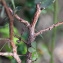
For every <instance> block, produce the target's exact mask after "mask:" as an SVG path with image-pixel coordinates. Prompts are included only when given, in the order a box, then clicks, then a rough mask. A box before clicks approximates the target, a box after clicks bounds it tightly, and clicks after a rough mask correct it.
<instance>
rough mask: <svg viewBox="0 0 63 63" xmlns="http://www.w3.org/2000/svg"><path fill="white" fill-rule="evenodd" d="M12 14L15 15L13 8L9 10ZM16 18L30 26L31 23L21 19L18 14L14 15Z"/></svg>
mask: <svg viewBox="0 0 63 63" xmlns="http://www.w3.org/2000/svg"><path fill="white" fill-rule="evenodd" d="M9 10H10V12H11V13H12V14H13V11H12V9H11V8H9ZM14 16H15V18H16V19H18V21H19V22H22V23H23V24H25V25H26V26H30V23H29V22H28V21H26V20H24V19H22V18H20V17H19V16H18V15H17V14H14Z"/></svg>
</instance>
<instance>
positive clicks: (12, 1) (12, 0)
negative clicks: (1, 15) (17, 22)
mask: <svg viewBox="0 0 63 63" xmlns="http://www.w3.org/2000/svg"><path fill="white" fill-rule="evenodd" d="M11 3H12V5H13V8H14V9H15V3H14V0H11Z"/></svg>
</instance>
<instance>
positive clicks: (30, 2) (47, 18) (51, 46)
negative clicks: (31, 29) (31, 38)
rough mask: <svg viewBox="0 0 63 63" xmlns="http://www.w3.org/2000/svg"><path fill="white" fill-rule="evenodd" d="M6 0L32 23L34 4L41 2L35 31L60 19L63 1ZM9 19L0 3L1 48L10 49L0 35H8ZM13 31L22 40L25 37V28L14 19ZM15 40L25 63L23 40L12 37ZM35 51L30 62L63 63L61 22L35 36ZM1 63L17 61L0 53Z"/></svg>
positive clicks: (3, 49)
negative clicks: (40, 10)
mask: <svg viewBox="0 0 63 63" xmlns="http://www.w3.org/2000/svg"><path fill="white" fill-rule="evenodd" d="M54 1H55V0H6V3H7V5H8V6H9V7H11V8H12V9H13V10H14V13H16V14H18V15H19V16H20V17H21V18H23V19H25V20H27V21H28V22H30V23H31V21H32V18H33V16H34V13H35V11H36V3H39V2H41V7H43V8H45V9H44V10H42V12H41V14H40V16H39V19H38V22H37V24H36V30H35V31H36V32H38V31H40V30H42V29H45V28H47V27H50V26H51V25H52V24H55V23H57V22H61V21H63V0H56V1H55V2H54ZM8 22H9V19H8V17H7V15H6V13H5V9H4V7H3V6H2V5H1V4H0V51H1V52H6V51H8V52H12V49H11V46H9V45H10V44H9V42H8V41H6V40H3V39H1V38H8V37H9V24H8ZM14 33H15V34H17V35H18V36H20V37H21V38H22V39H23V40H25V41H26V40H27V37H28V29H27V27H26V26H25V25H24V24H22V23H20V22H19V21H18V20H17V19H16V18H15V20H14ZM14 42H15V44H16V45H17V48H18V54H23V56H20V58H21V59H22V61H23V63H25V56H24V54H26V52H27V46H26V44H24V43H23V41H19V39H18V38H16V37H14ZM35 42H36V46H37V47H36V50H37V51H36V52H37V55H38V57H36V56H34V55H33V57H32V59H33V60H36V61H33V63H63V25H60V26H58V27H56V28H54V29H52V30H51V31H47V32H44V33H43V34H41V35H39V36H38V37H36V39H35ZM0 63H16V61H15V60H14V59H13V57H10V56H8V57H2V56H0Z"/></svg>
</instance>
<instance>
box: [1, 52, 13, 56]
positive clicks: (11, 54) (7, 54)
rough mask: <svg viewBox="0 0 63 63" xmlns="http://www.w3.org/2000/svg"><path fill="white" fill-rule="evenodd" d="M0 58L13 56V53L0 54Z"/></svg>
mask: <svg viewBox="0 0 63 63" xmlns="http://www.w3.org/2000/svg"><path fill="white" fill-rule="evenodd" d="M0 55H1V56H13V53H10V52H0Z"/></svg>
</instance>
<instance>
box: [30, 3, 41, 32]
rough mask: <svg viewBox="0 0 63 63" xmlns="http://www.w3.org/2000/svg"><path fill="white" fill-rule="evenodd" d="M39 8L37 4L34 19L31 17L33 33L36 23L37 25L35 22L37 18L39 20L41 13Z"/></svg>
mask: <svg viewBox="0 0 63 63" xmlns="http://www.w3.org/2000/svg"><path fill="white" fill-rule="evenodd" d="M41 10H42V9H41V7H40V3H38V4H37V5H36V13H35V15H34V17H33V19H32V23H31V27H32V28H33V31H34V29H35V26H36V23H37V21H38V18H39V15H40V13H41Z"/></svg>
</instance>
